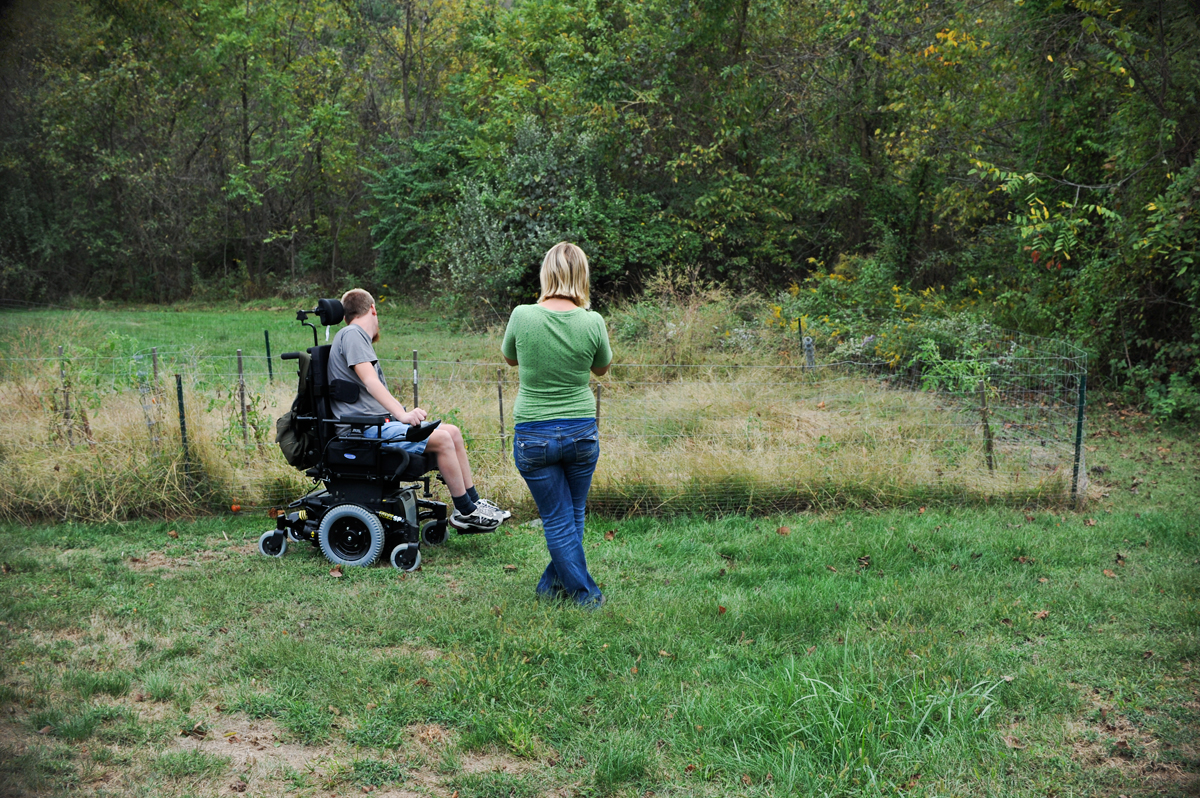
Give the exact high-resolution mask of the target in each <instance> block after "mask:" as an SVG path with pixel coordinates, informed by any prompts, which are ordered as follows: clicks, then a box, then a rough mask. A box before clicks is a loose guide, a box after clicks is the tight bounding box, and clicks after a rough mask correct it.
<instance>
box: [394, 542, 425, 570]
mask: <svg viewBox="0 0 1200 798" xmlns="http://www.w3.org/2000/svg"><path fill="white" fill-rule="evenodd" d="M391 560H392V567H393V568H396V569H398V570H400V571H406V572H408V573H412V572H413V571H415V570H417V569H418V568H420V567H421V549H420V547H418V546H417V545H416V544H415V543H401V544H399V545H398V546H396V548H394V549H392V556H391Z"/></svg>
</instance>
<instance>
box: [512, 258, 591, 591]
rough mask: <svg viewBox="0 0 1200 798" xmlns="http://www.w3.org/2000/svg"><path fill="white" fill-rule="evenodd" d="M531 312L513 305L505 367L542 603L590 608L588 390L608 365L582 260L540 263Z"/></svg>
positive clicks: (515, 456)
mask: <svg viewBox="0 0 1200 798" xmlns="http://www.w3.org/2000/svg"><path fill="white" fill-rule="evenodd" d="M540 280H541V287H542V293H541V296H539V297H538V301H537V304H536V305H518V306H517V307H516V308H514V309H513V312H512V316H511V317H509V320H508V329H507V330H505V331H504V343H503V344H502V345H501V347H500V351H501V354H503V355H504V360H505V361H506V362H507V363H508V365H510V366H518V367H519V372H518V373H519V375H520V381H521V387H520V390H518V391H517V403H516V406H515V407H514V408H513V417H514V420H515V421H516V435H515V436H514V438H513V461H514V462H515V463H516V464H517V471H519V472H520V473H521V477H522V478H523V479H524V480H525V484H526V485H528V486H529V492H530V493H532V494H533V500H534V501H535V502H537V507H538V513H540V514H541V516H542V528H543V531H544V532H545V534H546V548H548V549H549V550H550V564H549V565H547V566H546V572H545V573H544V574H542V579H541V581H540V582H538V586H537V594H538V596H539V597H540V598H570V599H572V600H573V601H575V602H577V603H578V604H580V605H581V606H583V607H587V608H589V609H595V608H597V607H599V606H600V604H601V603H602V602H603V600H604V597H603V596H602V595H601V593H600V588H599V587H597V586H596V582H595V580H593V579H592V576H591V574H589V573H588V570H587V560H586V559H585V558H584V554H583V511H584V507H585V506H586V504H587V495H588V489H589V488H591V485H592V473H593V472H594V471H595V470H596V462H597V461H598V460H599V459H600V433H599V430H598V429H597V427H596V401H595V399H594V398H593V397H592V392H591V389H590V388H589V387H588V383H589V376H588V373H589V372H591V373H592V374H595V375H596V376H597V377H599V376H601V375H603V374H605V373H606V372H607V371H608V367H609V365H610V364H611V363H612V347H611V346H610V345H609V343H608V328H607V327H605V325H604V319H603V318H602V317H601V316H600V314H599V313H596V312H594V311H591V310H588V308H589V307H590V306H591V301H590V299H589V298H588V295H589V287H588V282H589V277H588V261H587V255H585V254H583V250H582V249H580V248H579V247H577V246H575V245H574V244H568V243H566V242H563V243H561V244H557V245H555V246H554V247H553V248H551V250H550V251H549V252H547V253H546V257H545V258H543V259H542V271H541V275H540Z"/></svg>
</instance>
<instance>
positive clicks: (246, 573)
mask: <svg viewBox="0 0 1200 798" xmlns="http://www.w3.org/2000/svg"><path fill="white" fill-rule="evenodd" d="M1097 428H1098V435H1097V437H1095V438H1094V439H1093V440H1092V441H1091V444H1092V445H1093V448H1094V449H1095V451H1093V452H1092V453H1091V455H1090V457H1091V460H1090V462H1091V464H1092V465H1091V468H1092V471H1093V476H1094V478H1095V479H1097V480H1098V481H1099V482H1100V483H1102V484H1101V487H1102V490H1103V491H1104V492H1105V493H1107V494H1109V495H1108V496H1107V498H1104V499H1102V500H1100V501H1099V503H1098V504H1097V505H1095V506H1093V507H1092V508H1091V509H1090V510H1089V512H1088V513H1087V514H1082V515H1075V514H1066V515H1064V514H1060V513H1051V512H1041V511H1036V512H1029V511H1022V510H1006V509H986V510H977V509H943V508H937V507H932V506H931V507H924V508H923V507H913V508H908V509H902V510H886V511H882V512H863V511H851V512H840V513H807V514H803V515H787V516H776V517H772V518H757V519H751V518H745V517H725V518H721V519H717V520H702V519H688V518H680V519H676V520H673V521H670V522H662V521H659V520H652V519H630V520H624V521H611V520H605V519H603V518H599V517H594V518H592V519H591V520H590V521H589V525H588V532H587V537H586V545H587V552H588V558H589V563H590V566H591V569H592V572H593V573H594V574H595V576H596V578H597V579H598V580H599V581H601V582H602V583H604V590H605V593H606V595H607V596H608V602H607V604H606V606H605V607H604V608H603V609H602V610H600V611H598V612H596V613H593V614H582V613H578V612H575V611H573V610H570V609H565V608H560V607H558V606H555V605H547V604H539V603H537V602H536V601H535V600H534V598H533V584H534V581H535V580H536V576H537V574H538V573H539V572H540V570H541V568H542V566H543V565H544V558H545V549H544V544H543V542H542V539H541V535H540V533H539V532H538V531H537V530H534V529H531V528H528V527H521V526H516V525H513V524H511V522H510V524H509V525H507V526H506V527H505V530H507V532H509V533H511V534H505V532H504V531H503V530H502V531H501V532H500V533H498V534H495V535H491V536H474V537H461V538H460V537H453V538H452V539H451V541H450V542H449V544H448V545H447V546H446V547H444V548H442V549H440V550H438V551H437V553H436V555H437V556H435V557H430V558H428V559H427V561H426V564H425V565H424V566H423V568H422V570H421V571H419V572H417V573H414V574H407V575H403V576H402V575H400V574H399V573H398V572H396V571H394V570H392V569H389V568H371V569H357V570H356V569H351V570H349V571H347V572H346V573H345V575H343V576H341V577H340V578H335V577H333V576H331V575H330V573H329V571H330V568H329V564H328V562H327V561H326V560H324V558H322V557H321V556H320V554H319V553H317V552H315V551H311V550H307V549H304V548H293V549H290V550H289V552H288V555H287V556H286V557H285V558H283V559H282V560H267V559H266V558H263V557H261V556H259V555H257V554H256V553H254V551H253V548H254V544H255V541H256V539H257V536H258V534H259V532H260V531H261V529H263V528H265V527H266V526H269V525H270V521H269V520H268V519H266V518H258V519H253V518H209V519H205V520H201V521H198V522H195V523H178V522H169V523H164V522H147V521H139V522H135V523H129V524H108V525H95V524H78V523H73V524H62V525H55V526H41V525H33V526H28V525H19V526H15V525H10V526H3V527H0V562H2V563H3V564H4V565H5V568H4V570H3V573H2V574H0V730H2V732H3V733H2V735H0V740H2V742H0V746H2V747H3V750H0V780H2V781H3V782H4V783H5V784H6V785H10V786H14V789H18V790H19V789H27V790H29V791H36V793H37V794H59V793H65V792H68V791H76V792H77V791H86V790H94V791H96V792H101V791H103V792H104V793H105V794H109V795H138V794H148V793H153V794H156V795H167V796H174V795H178V796H184V795H209V794H217V793H222V794H223V793H225V792H230V791H235V790H236V789H237V785H238V784H239V783H240V784H245V785H247V788H246V792H247V793H250V792H253V794H255V795H266V796H276V795H278V796H282V795H295V794H306V793H308V792H313V793H318V792H319V793H324V792H327V791H333V792H338V793H350V792H353V793H355V794H362V789H363V788H371V787H374V788H376V789H379V790H383V789H387V788H389V787H390V788H392V789H405V790H409V791H413V792H418V793H420V792H424V791H432V792H437V793H442V792H444V793H445V794H450V793H452V792H454V791H458V793H459V795H460V796H512V795H518V796H534V795H544V794H547V793H549V792H552V791H557V790H568V791H569V790H572V789H574V790H577V791H578V792H580V793H581V794H594V795H616V796H625V798H632V796H634V795H636V796H643V795H645V793H646V792H647V791H654V792H655V793H657V794H660V795H662V794H671V793H675V794H686V795H700V796H707V795H712V796H725V795H745V796H754V795H769V794H776V795H782V794H803V795H829V796H883V795H895V794H896V793H897V789H898V788H903V790H902V791H903V792H904V793H905V794H908V795H930V796H932V795H947V794H954V795H971V796H985V795H1006V796H1016V797H1017V798H1027V797H1028V798H1032V797H1033V796H1042V795H1044V794H1045V792H1046V790H1047V788H1048V787H1052V788H1053V789H1054V790H1055V791H1056V792H1058V793H1061V794H1076V795H1097V794H1112V795H1116V794H1125V795H1129V796H1147V797H1148V796H1151V795H1154V796H1180V797H1182V796H1184V795H1190V794H1193V793H1194V790H1195V786H1196V784H1197V779H1198V778H1200V754H1198V752H1197V749H1196V739H1197V729H1198V728H1200V715H1198V714H1197V709H1196V695H1197V691H1198V690H1200V684H1198V683H1197V680H1196V670H1195V668H1196V656H1197V651H1198V649H1197V645H1198V640H1197V631H1196V630H1197V628H1200V627H1198V625H1197V623H1196V612H1195V607H1196V601H1197V597H1198V596H1197V592H1198V590H1200V580H1198V579H1197V567H1196V560H1197V558H1200V542H1198V540H1200V539H1198V538H1197V537H1196V536H1195V534H1196V533H1195V530H1194V524H1193V523H1192V522H1191V519H1192V517H1193V516H1194V514H1195V511H1196V506H1195V504H1196V499H1195V496H1196V492H1195V482H1196V473H1197V467H1196V466H1197V464H1198V458H1200V448H1198V446H1197V440H1196V437H1195V434H1194V432H1192V431H1190V430H1183V429H1178V430H1172V429H1171V428H1160V427H1157V426H1156V425H1154V424H1153V423H1152V422H1151V420H1150V419H1149V418H1147V417H1144V416H1136V415H1135V416H1130V415H1129V414H1127V413H1120V414H1118V413H1117V412H1116V411H1109V412H1105V413H1102V414H1101V415H1100V416H1099V418H1097ZM171 532H175V533H176V535H177V537H176V536H172V535H171V534H170V533H171ZM608 533H611V535H609V534H608ZM514 569H515V570H514ZM39 732H42V733H41V734H39Z"/></svg>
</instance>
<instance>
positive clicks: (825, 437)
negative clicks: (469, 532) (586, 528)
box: [0, 333, 1087, 520]
mask: <svg viewBox="0 0 1200 798" xmlns="http://www.w3.org/2000/svg"><path fill="white" fill-rule="evenodd" d="M808 355H809V357H808V359H807V362H804V363H803V364H801V365H795V366H793V365H781V364H744V363H743V364H731V363H725V364H640V363H619V362H618V363H616V364H614V366H613V368H612V369H611V371H610V372H609V373H608V374H607V375H606V376H605V377H604V378H601V379H599V380H597V381H596V382H594V383H593V391H594V393H595V396H596V403H597V411H598V418H599V419H600V429H601V440H602V456H601V460H600V464H599V466H598V468H597V471H596V476H595V479H594V482H593V487H592V492H591V497H590V507H591V509H592V510H593V511H596V512H601V513H604V514H612V515H626V514H669V513H678V512H691V513H733V512H748V513H770V512H779V511H785V510H797V509H804V508H809V507H832V506H843V505H855V506H880V505H895V504H916V503H926V502H951V503H989V502H994V503H1003V504H1013V505H1022V506H1066V505H1070V504H1073V503H1077V502H1079V501H1081V500H1082V499H1083V498H1084V497H1085V496H1086V492H1087V477H1086V466H1085V463H1084V452H1085V449H1084V447H1083V445H1082V443H1083V428H1084V423H1085V416H1084V407H1085V402H1086V380H1087V376H1086V365H1087V364H1086V356H1085V354H1084V353H1083V351H1082V350H1080V349H1078V348H1077V347H1074V346H1073V345H1071V344H1069V343H1066V342H1062V341H1054V340H1049V339H1044V338H1036V337H1032V336H1024V335H1019V334H1015V333H1002V334H998V335H996V336H995V340H994V341H992V342H990V343H989V344H987V345H986V346H975V347H973V348H972V350H971V351H970V352H969V353H968V354H966V355H959V356H957V357H953V358H951V357H947V356H945V355H944V354H943V352H942V351H941V350H939V349H938V347H937V346H934V345H928V346H926V347H924V348H923V349H922V352H921V355H920V357H919V358H918V359H916V360H914V361H913V362H912V363H911V364H910V365H909V366H907V367H905V368H901V369H895V368H891V367H889V366H888V365H887V364H884V363H880V362H876V361H872V360H869V359H862V358H858V359H842V360H839V361H836V362H834V361H830V362H827V361H823V360H822V359H821V357H819V356H818V353H815V352H813V351H812V350H811V347H810V348H809V352H808ZM382 366H383V368H384V372H385V374H387V375H388V377H389V380H391V383H390V386H391V388H392V390H393V392H394V393H395V394H396V395H397V396H398V397H400V398H401V399H402V400H403V401H405V402H411V401H412V398H413V395H414V394H419V399H420V404H421V406H422V407H424V408H426V409H427V410H428V411H429V412H430V415H431V416H432V417H435V418H437V417H440V418H442V419H444V420H446V421H447V422H449V423H453V424H456V425H458V426H459V427H460V428H462V430H463V434H464V438H465V440H466V442H467V446H468V451H469V453H470V457H471V463H472V467H473V469H474V471H475V474H476V479H477V481H478V482H479V484H480V485H481V487H482V488H483V490H484V491H485V493H486V494H488V495H490V496H492V497H493V498H495V499H496V500H498V501H500V502H503V503H505V504H508V505H510V506H513V507H516V508H518V509H519V510H522V511H523V512H524V513H526V514H529V515H532V514H535V513H536V510H535V508H534V506H533V504H532V500H531V499H530V498H529V494H528V492H527V491H526V489H525V487H524V483H523V482H522V481H521V479H520V476H519V474H518V473H517V471H516V469H515V467H514V466H513V463H512V456H511V446H512V427H513V416H512V409H513V402H514V400H515V398H516V394H517V387H518V386H517V373H516V370H515V369H508V368H498V367H497V366H496V365H495V364H484V363H460V362H446V361H437V360H422V361H420V362H419V364H418V363H416V362H415V361H414V362H410V361H409V360H408V359H404V360H395V361H383V362H382ZM410 374H412V375H414V377H413V384H412V385H409V382H408V380H409V375H410ZM295 383H296V376H295V366H294V363H287V364H284V363H281V362H280V361H278V360H276V361H275V362H274V363H272V364H270V366H269V365H268V361H267V359H266V358H264V357H262V356H261V355H258V356H256V357H254V358H250V357H245V358H243V357H241V356H240V355H230V356H211V355H200V354H198V353H196V352H193V351H191V350H166V349H157V350H147V351H142V352H138V353H136V354H134V355H132V356H122V357H88V358H80V357H73V356H72V355H71V352H70V349H69V347H68V348H64V350H63V353H62V355H61V356H59V357H52V358H39V359H11V358H10V359H5V360H0V399H3V401H4V404H5V406H6V407H7V408H8V409H9V412H8V413H6V414H4V416H3V417H0V461H3V463H4V465H5V466H6V471H7V475H8V478H7V479H5V480H4V481H3V482H0V515H2V516H3V517H5V518H10V519H13V518H19V519H32V518H37V517H52V518H81V519H83V518H90V519H97V520H100V519H113V518H122V517H133V516H144V515H175V514H180V513H191V512H202V511H206V510H211V509H213V508H219V507H222V506H227V505H240V506H241V507H245V508H250V507H264V506H270V505H279V504H283V503H286V502H287V501H289V500H291V499H294V498H296V497H298V496H300V495H301V494H302V493H303V492H305V491H306V490H308V489H309V488H310V487H311V485H310V484H309V483H308V481H307V480H306V478H305V477H304V476H303V475H302V474H300V473H299V472H297V471H295V470H293V469H292V468H291V467H289V466H288V465H287V463H286V462H285V461H284V459H283V456H282V455H281V453H280V452H279V450H278V448H277V446H276V445H275V443H274V435H275V429H274V422H275V419H276V418H277V417H278V416H279V415H281V414H282V413H284V412H286V411H287V409H288V408H289V407H290V404H291V400H292V398H293V396H294V394H295V388H296V385H295ZM185 439H186V447H185Z"/></svg>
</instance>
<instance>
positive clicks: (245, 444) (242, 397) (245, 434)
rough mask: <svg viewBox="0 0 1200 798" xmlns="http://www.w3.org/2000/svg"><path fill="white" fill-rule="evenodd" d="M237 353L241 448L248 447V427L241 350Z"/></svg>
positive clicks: (244, 376) (244, 375)
mask: <svg viewBox="0 0 1200 798" xmlns="http://www.w3.org/2000/svg"><path fill="white" fill-rule="evenodd" d="M237 355H238V405H239V406H240V407H241V411H242V448H243V449H249V448H250V428H249V427H248V426H247V425H246V374H245V372H244V371H242V350H240V349H239V350H238V351H237Z"/></svg>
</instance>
